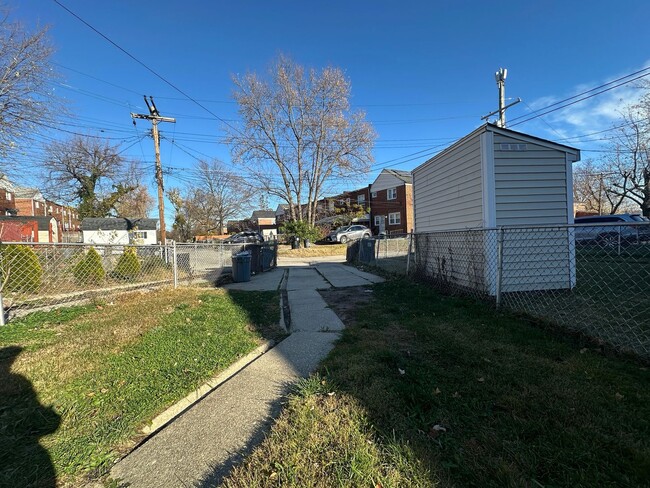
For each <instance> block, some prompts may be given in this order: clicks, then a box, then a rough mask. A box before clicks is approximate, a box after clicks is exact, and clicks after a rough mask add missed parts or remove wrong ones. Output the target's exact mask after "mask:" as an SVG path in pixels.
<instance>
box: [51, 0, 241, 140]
mask: <svg viewBox="0 0 650 488" xmlns="http://www.w3.org/2000/svg"><path fill="white" fill-rule="evenodd" d="M53 1H54V3H56V4H57V5H58V6H59V7H61V8H62V9H64V10H65V11H66V12H68V13H69V14H70V15H72V16H73V17H75V18H76V19H77V20H79V21H80V22H82V23H83V24H84V25H86V26H87V27H88V28H89V29H91V30H92V31H93V32H95V33H97V34H98V35H99V36H101V37H102V38H104V39H105V40H106V41H108V42H109V43H110V44H111V45H112V46H114V47H115V48H117V49H118V50H120V51H121V52H123V53H124V54H126V55H127V56H128V57H129V58H131V59H132V60H133V61H135V62H136V63H138V64H139V65H140V66H142V67H143V68H145V69H146V70H147V71H149V72H150V73H151V74H153V75H154V76H156V77H157V78H158V79H160V80H161V81H163V82H164V83H166V84H167V85H169V86H170V87H172V88H173V89H174V90H176V91H177V92H178V93H180V94H181V95H183V96H184V97H185V98H187V99H188V100H190V101H192V102H193V103H194V104H196V105H197V106H199V107H201V108H202V109H203V110H205V111H206V112H208V113H209V114H210V115H212V116H213V117H216V118H217V119H218V120H220V121H221V122H223V123H224V124H226V125H227V126H228V127H230V128H231V129H233V130H234V131H236V132H239V130H238V129H237V128H235V127H234V126H233V125H231V124H229V123H228V122H227V121H226V120H224V119H222V118H221V117H219V116H218V115H217V114H215V113H214V112H212V110H210V109H209V108H207V107H206V106H205V105H203V104H201V103H200V102H199V101H197V100H196V99H195V98H192V97H191V96H190V95H188V94H187V93H185V92H184V91H183V90H181V89H180V88H179V87H178V86H176V85H175V84H174V83H172V82H171V81H169V80H168V79H167V78H165V77H164V76H162V75H161V74H159V73H158V72H157V71H155V70H154V69H153V68H150V67H149V66H148V65H147V64H145V63H144V62H142V61H140V60H139V59H138V58H136V57H135V56H134V55H133V54H131V53H130V52H128V51H127V50H126V49H124V48H123V47H121V46H120V45H119V44H117V43H116V42H115V41H113V40H112V39H111V38H109V37H108V36H106V35H105V34H103V33H102V32H100V31H99V30H98V29H96V28H95V27H93V26H92V25H91V24H89V23H88V22H86V21H85V20H84V19H82V18H81V17H80V16H78V15H77V14H76V13H74V12H73V11H72V10H70V9H69V8H68V7H66V6H65V5H63V4H62V3H61V2H59V0H53Z"/></svg>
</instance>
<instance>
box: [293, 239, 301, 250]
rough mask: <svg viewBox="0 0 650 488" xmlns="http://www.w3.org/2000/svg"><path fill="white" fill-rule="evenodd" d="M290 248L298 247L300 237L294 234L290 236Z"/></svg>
mask: <svg viewBox="0 0 650 488" xmlns="http://www.w3.org/2000/svg"><path fill="white" fill-rule="evenodd" d="M291 249H300V237H298V236H294V237H292V238H291Z"/></svg>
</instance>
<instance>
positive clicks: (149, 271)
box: [0, 242, 277, 323]
mask: <svg viewBox="0 0 650 488" xmlns="http://www.w3.org/2000/svg"><path fill="white" fill-rule="evenodd" d="M245 250H248V251H251V253H252V257H253V264H252V266H251V267H252V269H253V272H260V271H264V270H266V269H269V268H271V267H275V266H276V265H277V244H276V243H274V242H270V243H265V244H264V245H260V244H225V243H215V244H185V243H183V244H181V243H171V244H167V245H165V246H161V245H147V246H136V245H134V246H124V245H116V244H107V245H90V244H72V243H63V244H50V243H3V244H0V278H1V282H0V321H1V323H4V321H6V320H11V318H13V317H17V316H21V315H25V314H27V313H30V312H34V311H38V310H48V309H51V308H53V307H57V306H61V305H64V304H65V305H73V304H76V303H81V302H84V301H87V300H89V299H93V298H96V297H102V298H104V297H106V296H109V295H111V294H116V293H120V292H125V291H131V290H136V289H142V288H154V287H160V286H174V287H176V286H184V285H185V286H187V285H196V284H200V283H210V284H215V283H217V281H218V280H219V279H220V278H221V277H222V276H223V275H224V274H227V270H228V269H229V268H230V267H231V265H232V261H231V259H232V256H233V255H235V254H236V253H238V252H241V251H245ZM2 310H4V313H2V312H1V311H2Z"/></svg>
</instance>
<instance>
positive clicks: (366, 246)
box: [347, 234, 413, 274]
mask: <svg viewBox="0 0 650 488" xmlns="http://www.w3.org/2000/svg"><path fill="white" fill-rule="evenodd" d="M411 238H412V236H411V234H390V235H383V236H377V237H370V238H366V239H361V240H358V241H355V242H352V243H350V244H349V245H348V252H347V260H348V261H350V262H357V263H361V264H369V265H372V266H376V267H378V268H381V269H383V270H385V271H388V272H391V273H398V274H405V273H406V272H407V267H408V261H409V254H410V255H411V258H412V257H413V247H412V245H411Z"/></svg>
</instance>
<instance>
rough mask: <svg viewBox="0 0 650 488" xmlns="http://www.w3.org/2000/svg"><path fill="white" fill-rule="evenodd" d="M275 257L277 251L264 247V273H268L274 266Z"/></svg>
mask: <svg viewBox="0 0 650 488" xmlns="http://www.w3.org/2000/svg"><path fill="white" fill-rule="evenodd" d="M274 256H275V251H274V250H273V248H272V247H267V246H265V247H263V248H262V271H268V270H269V269H271V266H273V258H274Z"/></svg>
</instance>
